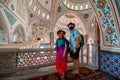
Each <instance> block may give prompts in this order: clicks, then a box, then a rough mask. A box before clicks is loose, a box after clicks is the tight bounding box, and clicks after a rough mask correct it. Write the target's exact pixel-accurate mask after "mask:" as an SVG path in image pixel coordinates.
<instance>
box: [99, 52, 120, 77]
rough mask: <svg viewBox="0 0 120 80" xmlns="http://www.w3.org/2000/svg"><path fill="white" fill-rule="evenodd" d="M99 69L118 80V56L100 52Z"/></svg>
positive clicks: (119, 61)
mask: <svg viewBox="0 0 120 80" xmlns="http://www.w3.org/2000/svg"><path fill="white" fill-rule="evenodd" d="M100 69H101V70H103V71H105V72H108V73H110V74H112V75H114V76H116V77H118V78H120V54H114V53H113V54H111V53H110V52H101V53H100Z"/></svg>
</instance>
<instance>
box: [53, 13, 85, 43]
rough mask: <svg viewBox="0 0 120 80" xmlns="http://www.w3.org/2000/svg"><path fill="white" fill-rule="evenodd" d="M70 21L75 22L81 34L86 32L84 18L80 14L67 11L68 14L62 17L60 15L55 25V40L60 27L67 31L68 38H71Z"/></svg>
mask: <svg viewBox="0 0 120 80" xmlns="http://www.w3.org/2000/svg"><path fill="white" fill-rule="evenodd" d="M70 22H73V23H75V26H76V27H75V28H76V29H78V31H79V32H80V33H81V34H83V35H85V34H86V31H85V28H84V24H83V22H82V20H81V19H80V18H79V17H78V16H76V15H75V14H74V13H66V14H63V15H62V16H61V17H59V19H58V20H57V21H56V24H55V27H54V35H55V40H56V38H57V34H56V33H57V31H58V30H59V29H61V30H64V31H65V32H66V38H69V29H68V27H67V24H68V23H70ZM55 40H54V41H55Z"/></svg>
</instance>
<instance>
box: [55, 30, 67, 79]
mask: <svg viewBox="0 0 120 80" xmlns="http://www.w3.org/2000/svg"><path fill="white" fill-rule="evenodd" d="M57 35H58V39H57V40H56V70H57V72H58V73H59V75H60V76H61V79H62V80H64V77H65V72H66V71H67V61H68V54H67V49H68V45H69V44H68V43H69V42H68V40H67V39H66V38H64V36H65V31H63V30H59V31H58V32H57Z"/></svg>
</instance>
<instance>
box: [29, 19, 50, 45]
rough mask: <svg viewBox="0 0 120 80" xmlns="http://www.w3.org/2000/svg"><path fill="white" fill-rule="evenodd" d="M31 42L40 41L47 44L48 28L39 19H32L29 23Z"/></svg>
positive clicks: (48, 38)
mask: <svg viewBox="0 0 120 80" xmlns="http://www.w3.org/2000/svg"><path fill="white" fill-rule="evenodd" d="M30 32H31V37H32V39H31V40H40V41H41V40H42V41H41V42H43V43H49V41H50V37H49V35H50V34H49V27H48V25H47V24H46V23H45V22H44V21H43V20H41V19H34V20H33V21H31V23H30Z"/></svg>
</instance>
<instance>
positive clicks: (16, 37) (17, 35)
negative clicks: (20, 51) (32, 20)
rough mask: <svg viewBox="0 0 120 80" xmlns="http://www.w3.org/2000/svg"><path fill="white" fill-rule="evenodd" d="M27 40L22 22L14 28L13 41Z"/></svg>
mask: <svg viewBox="0 0 120 80" xmlns="http://www.w3.org/2000/svg"><path fill="white" fill-rule="evenodd" d="M24 41H26V38H25V30H24V28H23V26H22V25H21V24H19V25H17V26H16V27H15V28H14V30H13V35H12V43H22V42H24Z"/></svg>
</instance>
